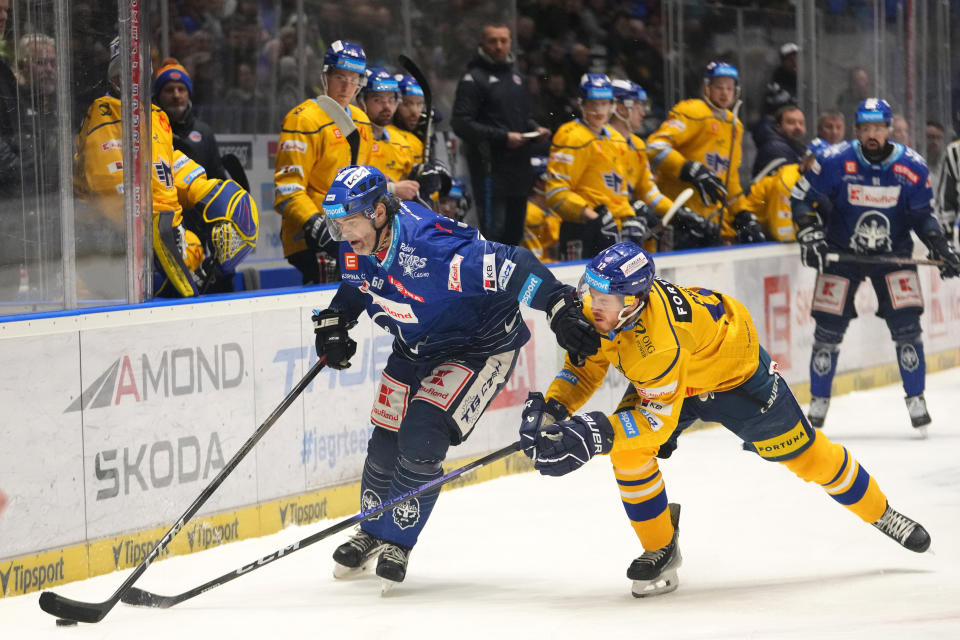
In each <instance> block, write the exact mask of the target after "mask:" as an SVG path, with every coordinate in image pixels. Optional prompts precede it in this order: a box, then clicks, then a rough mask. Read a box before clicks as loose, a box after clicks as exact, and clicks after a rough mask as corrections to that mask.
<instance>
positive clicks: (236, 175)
mask: <svg viewBox="0 0 960 640" xmlns="http://www.w3.org/2000/svg"><path fill="white" fill-rule="evenodd" d="M220 162H221V163H222V164H223V168H224V169H225V170H226V172H227V175H229V176H230V178H231V179H232V180H233V181H234V182H236V183H237V184H238V185H240V186H241V187H243V190H244V191H246V192H247V193H250V181H249V180H248V179H247V172H246V171H245V170H244V168H243V163H241V162H240V158H238V157H237V156H236V155H234V154H232V153H228V154H226V155H224V156H223V157H222V158H220ZM251 197H253V196H252V195H251Z"/></svg>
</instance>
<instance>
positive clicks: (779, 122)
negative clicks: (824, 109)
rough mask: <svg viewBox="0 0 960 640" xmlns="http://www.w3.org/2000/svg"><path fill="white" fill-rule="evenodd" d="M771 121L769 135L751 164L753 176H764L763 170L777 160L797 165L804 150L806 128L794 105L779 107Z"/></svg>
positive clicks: (800, 112) (804, 121) (801, 113)
mask: <svg viewBox="0 0 960 640" xmlns="http://www.w3.org/2000/svg"><path fill="white" fill-rule="evenodd" d="M773 121H774V125H773V131H772V132H771V135H770V136H769V137H768V138H767V139H766V141H765V142H764V144H763V145H762V146H759V147H758V148H757V158H756V160H755V161H754V163H753V175H754V176H758V175H759V174H760V173H761V172H762V173H764V174H766V173H767V172H766V171H764V168H765V167H767V166H769V165H770V163H771V162H773V161H775V160H777V159H782V160H783V162H786V163H794V162H796V163H799V162H800V160H801V159H802V158H803V154H804V152H805V150H806V149H805V146H804V138H805V137H806V135H807V126H806V119H805V118H804V115H803V111H801V110H800V107H798V106H796V105H787V106H785V107H780V108H779V109H777V112H776V113H775V114H774V116H773ZM781 164H782V163H781ZM770 168H771V169H772V168H773V167H770Z"/></svg>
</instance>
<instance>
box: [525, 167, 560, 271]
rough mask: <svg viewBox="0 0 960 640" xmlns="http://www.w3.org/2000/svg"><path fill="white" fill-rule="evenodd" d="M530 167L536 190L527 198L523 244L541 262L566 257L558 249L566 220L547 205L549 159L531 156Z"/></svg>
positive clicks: (554, 260)
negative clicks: (562, 225) (563, 223)
mask: <svg viewBox="0 0 960 640" xmlns="http://www.w3.org/2000/svg"><path fill="white" fill-rule="evenodd" d="M530 167H531V168H532V169H533V191H532V192H531V193H530V196H529V197H528V198H527V217H526V220H524V223H523V240H521V241H520V246H521V247H525V248H527V249H530V252H531V253H533V255H535V256H537V259H538V260H540V262H544V263H546V262H556V261H557V260H558V259H559V260H563V259H565V258H566V256H561V255H559V252H558V250H557V248H556V246H557V241H558V240H559V239H560V223H561V222H563V220H561V218H560V216H558V215H557V214H556V213H554V212H553V211H552V210H551V209H550V207H549V206H547V195H546V185H547V181H546V174H547V158H546V157H545V156H531V157H530Z"/></svg>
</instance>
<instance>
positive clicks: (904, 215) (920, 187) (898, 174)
mask: <svg viewBox="0 0 960 640" xmlns="http://www.w3.org/2000/svg"><path fill="white" fill-rule="evenodd" d="M892 144H893V152H892V153H891V154H890V155H889V156H888V157H887V158H886V160H884V161H883V163H881V164H875V163H871V162H870V161H868V160H867V159H866V158H865V157H864V156H863V153H862V151H861V149H860V142H859V141H858V140H854V141H852V142H841V143H839V144H835V145H833V146H831V147H830V148H828V149H827V150H826V151H824V153H823V155H819V156H817V158H816V160H815V161H814V162H813V165H812V166H811V167H810V169H808V170H807V172H806V173H805V174H804V175H803V177H802V178H801V179H800V180H799V181H798V182H797V184H796V185H795V186H794V188H793V191H792V192H791V194H790V195H791V197H793V198H796V199H798V200H805V201H806V202H807V203H809V204H811V205H813V203H814V202H815V200H816V199H817V198H821V199H826V200H828V201H829V202H830V204H831V205H832V209H830V214H829V215H828V216H826V218H827V219H826V220H824V221H823V222H824V227H825V229H826V235H827V242H828V243H830V244H831V245H834V246H835V247H839V248H841V249H846V250H848V251H852V252H855V253H864V254H872V253H897V254H903V255H908V254H910V253H911V252H912V251H913V241H912V240H911V238H910V230H911V229H913V230H915V231H916V232H917V233H918V234H922V233H923V232H925V231H929V230H932V229H936V228H937V220H936V218H934V216H933V206H932V200H933V190H932V189H931V186H930V178H929V171H928V169H927V163H926V162H925V161H924V160H923V158H922V157H920V154H918V153H917V152H916V151H914V150H913V149H911V148H909V147H905V146H903V145H902V144H899V143H896V142H894V143H892Z"/></svg>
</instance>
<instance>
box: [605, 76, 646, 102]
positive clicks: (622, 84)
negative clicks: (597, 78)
mask: <svg viewBox="0 0 960 640" xmlns="http://www.w3.org/2000/svg"><path fill="white" fill-rule="evenodd" d="M610 86H611V87H612V88H613V99H614V100H616V101H617V102H624V101H626V100H639V99H640V97H639V89H640V85H638V84H637V83H636V82H632V81H630V80H620V79H617V80H611V81H610Z"/></svg>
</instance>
